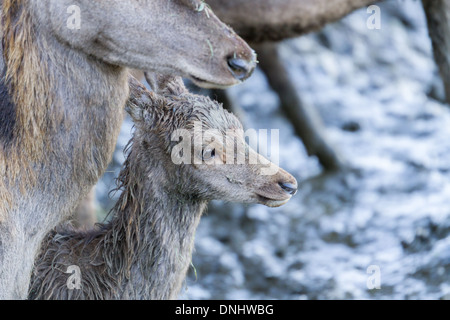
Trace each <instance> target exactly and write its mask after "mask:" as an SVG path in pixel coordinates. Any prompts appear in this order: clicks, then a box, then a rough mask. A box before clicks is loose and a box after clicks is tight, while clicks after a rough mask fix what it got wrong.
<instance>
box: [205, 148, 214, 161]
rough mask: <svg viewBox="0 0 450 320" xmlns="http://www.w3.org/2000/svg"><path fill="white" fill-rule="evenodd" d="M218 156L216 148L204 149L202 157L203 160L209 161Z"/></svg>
mask: <svg viewBox="0 0 450 320" xmlns="http://www.w3.org/2000/svg"><path fill="white" fill-rule="evenodd" d="M215 156H216V149H206V150H203V155H202V159H203V161H208V160H211V159H213V158H214V157H215Z"/></svg>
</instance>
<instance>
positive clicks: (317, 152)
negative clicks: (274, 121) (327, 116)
mask: <svg viewBox="0 0 450 320" xmlns="http://www.w3.org/2000/svg"><path fill="white" fill-rule="evenodd" d="M255 49H256V51H257V52H258V60H259V62H260V63H259V66H260V68H261V69H262V71H263V72H264V73H265V74H266V76H267V80H268V82H269V84H270V86H271V87H272V89H273V90H274V91H275V92H276V93H277V94H278V96H279V98H280V102H281V105H280V106H281V109H282V110H283V112H284V114H285V115H286V117H287V118H288V119H289V120H290V121H291V123H292V125H293V126H294V130H295V133H296V134H297V135H298V136H299V137H300V138H301V139H302V141H303V144H304V145H305V148H306V150H307V152H308V154H309V155H310V156H311V155H314V156H317V158H318V159H319V162H320V164H321V165H322V166H323V168H324V169H325V170H329V171H332V170H338V169H341V168H343V163H342V161H341V160H340V159H339V157H338V155H337V153H336V151H335V150H334V149H333V148H332V146H331V145H330V144H329V142H328V141H327V138H326V135H325V130H324V124H323V122H322V120H321V118H320V115H319V113H318V112H317V111H316V110H315V109H314V107H313V106H311V105H309V104H308V103H305V102H304V101H302V99H301V98H300V97H299V95H298V93H297V90H296V88H295V87H294V86H293V84H292V82H291V80H290V79H289V75H288V72H287V70H286V69H285V67H284V65H283V63H282V61H281V59H280V57H279V53H278V47H277V44H275V43H264V44H261V45H259V46H257V47H256V48H255Z"/></svg>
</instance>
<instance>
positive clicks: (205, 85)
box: [189, 75, 242, 89]
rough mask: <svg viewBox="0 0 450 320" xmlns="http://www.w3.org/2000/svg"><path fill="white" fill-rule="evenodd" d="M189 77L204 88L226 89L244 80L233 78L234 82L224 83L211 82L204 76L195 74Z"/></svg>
mask: <svg viewBox="0 0 450 320" xmlns="http://www.w3.org/2000/svg"><path fill="white" fill-rule="evenodd" d="M189 79H191V81H192V82H193V83H194V84H195V85H196V86H199V87H201V88H204V89H226V88H229V87H232V86H235V85H237V84H239V83H241V82H242V81H240V80H237V79H236V80H233V82H231V83H229V84H223V83H217V82H211V81H208V80H204V79H202V78H199V77H196V76H194V75H189Z"/></svg>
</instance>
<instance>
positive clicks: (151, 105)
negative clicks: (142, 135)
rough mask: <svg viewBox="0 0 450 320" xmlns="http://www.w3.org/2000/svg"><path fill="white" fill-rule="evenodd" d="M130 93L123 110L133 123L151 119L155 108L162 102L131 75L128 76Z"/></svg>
mask: <svg viewBox="0 0 450 320" xmlns="http://www.w3.org/2000/svg"><path fill="white" fill-rule="evenodd" d="M128 85H129V87H130V95H129V97H128V101H127V104H126V105H125V110H126V111H127V112H128V114H129V115H130V116H131V118H132V119H133V122H134V123H136V124H137V123H141V122H147V121H152V118H153V112H154V110H155V108H157V107H158V106H160V105H161V104H163V101H162V100H161V99H159V98H158V97H157V96H156V95H155V94H154V93H153V92H150V91H148V90H147V88H146V87H145V86H144V85H143V84H142V83H141V82H140V81H139V80H137V79H136V78H134V77H133V76H132V75H130V76H129V77H128Z"/></svg>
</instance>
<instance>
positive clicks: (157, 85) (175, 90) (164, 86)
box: [145, 72, 187, 96]
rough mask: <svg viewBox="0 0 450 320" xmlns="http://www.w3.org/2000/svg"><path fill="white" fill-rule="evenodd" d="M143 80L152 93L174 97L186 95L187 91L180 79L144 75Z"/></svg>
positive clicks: (160, 75) (151, 74)
mask: <svg viewBox="0 0 450 320" xmlns="http://www.w3.org/2000/svg"><path fill="white" fill-rule="evenodd" d="M145 79H146V80H147V82H148V84H149V85H150V87H151V88H152V90H153V92H155V93H158V94H161V95H176V96H179V95H181V94H182V93H186V92H187V89H186V87H185V85H184V82H183V79H182V78H181V77H174V76H168V75H162V74H156V73H149V72H146V73H145Z"/></svg>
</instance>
